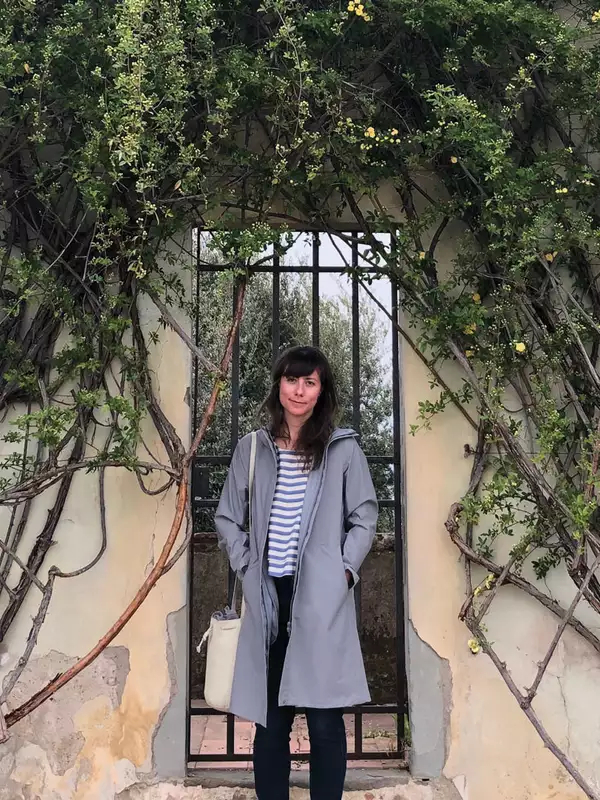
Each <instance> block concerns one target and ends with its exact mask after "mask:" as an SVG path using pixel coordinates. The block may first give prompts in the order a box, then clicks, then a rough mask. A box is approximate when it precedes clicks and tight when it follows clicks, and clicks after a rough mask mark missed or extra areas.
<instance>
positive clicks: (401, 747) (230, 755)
mask: <svg viewBox="0 0 600 800" xmlns="http://www.w3.org/2000/svg"><path fill="white" fill-rule="evenodd" d="M296 233H301V234H306V235H309V236H312V264H311V265H307V266H288V265H285V264H281V263H280V258H279V256H278V255H277V254H276V253H274V254H273V260H272V263H271V264H261V265H260V266H257V267H256V268H255V271H256V272H266V273H271V274H272V275H273V318H272V320H273V327H272V353H273V358H275V357H276V355H277V354H278V353H279V346H280V276H281V274H282V273H285V272H291V273H298V274H300V273H309V274H311V276H312V344H313V345H314V346H317V347H318V346H319V276H320V275H321V274H324V273H338V274H344V273H346V272H347V271H348V270H347V268H346V267H344V266H327V265H322V264H320V233H319V232H318V231H311V230H304V231H296ZM348 235H350V236H351V237H352V240H351V242H352V244H351V260H352V263H351V267H352V270H353V272H352V275H351V280H352V306H351V309H352V390H353V394H352V408H353V413H352V427H353V428H354V430H355V431H356V432H357V433H358V434H359V436H360V350H359V285H360V284H359V279H358V276H357V273H358V269H359V245H360V240H359V237H358V234H357V233H356V232H350V233H349V234H348ZM218 270H219V267H218V266H215V265H212V264H211V265H206V264H201V263H200V259H198V262H197V278H199V277H200V275H201V273H202V272H215V271H218ZM360 270H361V271H363V272H364V271H371V272H375V270H365V268H363V267H361V268H360ZM389 282H390V293H391V312H392V317H393V318H394V319H397V318H398V309H399V301H398V288H397V286H396V285H395V284H394V282H393V281H392V280H389ZM199 283H200V281H199V280H196V286H197V299H198V297H199ZM235 300H236V297H234V306H235ZM197 307H198V306H197ZM197 322H198V321H197ZM390 325H391V326H392V400H393V421H392V423H393V424H392V427H393V455H392V456H367V461H368V463H369V464H388V465H391V466H392V467H393V473H394V482H393V498H392V499H382V500H380V501H379V505H380V507H381V508H386V507H387V508H393V509H394V563H395V594H396V597H395V601H396V602H395V605H396V619H395V623H396V687H397V689H396V691H397V696H396V702H395V703H393V704H382V705H377V704H367V705H362V706H353V707H352V708H348V709H344V713H345V714H349V715H353V716H354V738H355V748H354V751H353V752H349V753H348V756H347V760H348V761H368V760H381V759H382V758H384V757H385V759H389V760H398V759H400V760H403V759H404V757H405V741H404V718H405V715H406V714H407V713H408V697H407V678H406V656H405V644H406V635H405V634H406V632H405V611H404V542H405V537H404V530H405V517H404V509H405V507H406V506H405V502H404V498H405V486H404V474H405V470H404V431H403V428H402V415H401V403H402V394H401V369H400V346H399V338H398V332H397V330H396V329H394V327H393V325H392V323H391V322H390ZM196 332H197V331H196ZM197 339H198V336H197V335H196V341H197ZM197 343H198V342H197ZM194 373H195V375H196V374H197V363H196V364H195V370H194ZM239 380H240V337H239V330H238V335H237V337H236V340H235V343H234V348H233V358H232V373H231V386H232V391H231V412H232V413H231V439H230V441H231V445H230V446H231V452H233V450H234V449H235V446H236V444H237V442H238V438H239V405H240V394H239ZM195 386H196V382H195V383H194V387H195ZM197 402H198V401H197V398H196V397H195V396H194V421H195V420H196V418H197ZM230 460H231V456H230V455H229V456H197V457H196V458H195V459H194V462H193V466H192V492H191V497H192V501H191V502H192V504H193V505H194V506H195V507H196V508H215V507H216V506H217V503H218V501H217V500H215V499H209V498H208V493H209V492H208V483H209V481H208V476H209V470H210V468H211V467H213V466H223V465H229V462H230ZM195 540H196V535H194V537H193V538H192V541H191V543H190V556H189V559H188V564H189V569H188V603H189V605H190V606H191V605H192V604H191V597H192V589H193V568H194V553H193V548H194V541H195ZM232 581H233V575H232V573H231V572H230V573H229V592H231V588H232ZM361 586H362V584H361V583H360V582H359V584H358V585H357V587H356V602H357V609H360V590H361ZM189 617H190V621H189V631H188V653H189V656H188V658H189V659H190V660H191V659H192V658H193V657H194V655H195V652H196V651H195V648H194V647H193V642H192V625H191V614H190V615H189ZM359 629H360V615H359ZM190 674H191V670H188V686H187V702H186V753H187V763H188V768H189V765H190V764H194V765H196V766H200V765H201V764H202V763H208V762H215V763H216V762H222V763H224V764H227V763H230V764H232V763H235V762H247V761H248V760H249V755H248V753H236V752H235V724H236V722H235V717H234V716H233V715H231V714H228V715H227V734H226V750H225V752H224V753H200V754H198V753H191V752H190V736H191V718H192V717H193V716H220V717H222V716H224V714H223V713H222V712H220V711H216V710H214V709H211V708H195V707H192V704H191V696H190V695H191V678H190V677H189V675H190ZM301 712H302V710H301V709H298V713H301ZM364 714H396V719H397V729H396V747H395V749H394V751H393V752H388V753H385V754H384V753H380V752H372V751H368V752H365V751H364V750H363V715H364ZM292 758H293V760H294V761H306V760H308V758H309V754H308V753H294V754H293V756H292Z"/></svg>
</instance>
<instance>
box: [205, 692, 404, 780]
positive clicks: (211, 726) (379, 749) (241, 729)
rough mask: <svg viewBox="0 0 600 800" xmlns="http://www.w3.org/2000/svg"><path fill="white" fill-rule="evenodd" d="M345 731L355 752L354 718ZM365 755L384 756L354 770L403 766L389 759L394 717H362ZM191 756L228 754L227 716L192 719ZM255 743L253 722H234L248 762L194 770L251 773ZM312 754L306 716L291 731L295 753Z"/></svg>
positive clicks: (296, 764)
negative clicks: (227, 768)
mask: <svg viewBox="0 0 600 800" xmlns="http://www.w3.org/2000/svg"><path fill="white" fill-rule="evenodd" d="M194 705H195V706H196V707H201V705H202V704H201V703H195V704H194ZM345 721H346V731H347V735H348V751H349V752H352V751H354V749H355V739H354V733H355V730H354V717H353V715H348V716H346V717H345ZM362 725H363V736H362V739H363V752H366V753H381V758H380V759H377V760H368V761H354V762H352V765H353V766H355V767H360V766H370V767H385V766H389V767H398V766H401V765H402V764H401V762H400V761H398V760H392V759H390V758H389V756H388V757H386V754H389V753H391V752H393V751H394V748H395V746H396V719H395V717H394V715H392V714H364V715H363V722H362ZM191 726H192V727H191V739H190V748H191V752H192V753H194V754H196V753H198V754H200V753H225V752H226V730H227V722H226V717H225V716H222V717H221V716H193V717H192V719H191ZM253 739H254V725H253V724H251V723H250V722H242V721H240V720H236V722H235V752H236V753H240V754H243V755H246V754H248V761H245V760H244V761H238V762H235V763H231V762H229V763H226V764H224V763H223V762H201V763H196V764H195V766H197V767H202V769H207V768H220V769H223V767H225V766H229V767H232V768H233V767H235V768H237V769H246V770H248V769H251V767H252V764H251V761H250V758H251V753H252V741H253ZM308 751H309V742H308V730H307V727H306V719H305V718H304V717H303V716H298V717H296V722H295V724H294V729H293V731H292V753H307V752H308ZM293 766H294V768H295V769H305V768H306V763H305V762H300V761H297V762H294V765H293Z"/></svg>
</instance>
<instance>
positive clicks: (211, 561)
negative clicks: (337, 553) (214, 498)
mask: <svg viewBox="0 0 600 800" xmlns="http://www.w3.org/2000/svg"><path fill="white" fill-rule="evenodd" d="M193 572H194V582H193V590H192V607H191V611H192V650H191V652H192V663H191V669H190V675H191V698H192V700H201V699H202V698H203V685H204V667H205V656H204V653H203V654H202V655H197V654H196V651H195V647H196V645H197V644H198V642H199V641H200V639H201V638H202V634H203V633H204V631H205V630H206V629H207V628H208V624H209V620H210V615H211V613H212V612H213V611H214V610H215V609H217V608H222V607H223V606H224V605H226V603H227V561H226V559H225V557H224V555H223V553H222V552H221V551H220V550H219V548H218V545H217V540H216V537H215V535H214V534H210V533H209V534H205V535H201V536H200V537H197V538H196V541H195V544H194V569H193ZM394 572H395V566H394V539H393V536H390V535H388V534H378V537H377V539H376V542H375V545H374V547H373V549H372V551H371V553H370V554H369V556H368V557H367V559H366V561H365V563H364V565H363V568H362V573H361V584H360V585H361V603H360V613H361V641H362V646H363V653H364V657H365V666H366V670H367V677H368V680H369V686H370V689H371V696H372V700H373V702H374V703H395V701H396V591H395V578H394Z"/></svg>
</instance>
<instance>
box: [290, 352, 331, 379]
mask: <svg viewBox="0 0 600 800" xmlns="http://www.w3.org/2000/svg"><path fill="white" fill-rule="evenodd" d="M315 370H317V371H318V372H319V375H320V376H321V377H323V364H322V363H321V359H320V358H318V356H317V354H316V353H311V352H310V351H309V352H307V353H301V352H300V353H290V356H289V360H288V361H287V363H286V364H285V365H283V370H282V372H281V375H282V376H283V375H286V376H287V377H289V378H306V377H308V376H309V375H312V373H313V372H314V371H315Z"/></svg>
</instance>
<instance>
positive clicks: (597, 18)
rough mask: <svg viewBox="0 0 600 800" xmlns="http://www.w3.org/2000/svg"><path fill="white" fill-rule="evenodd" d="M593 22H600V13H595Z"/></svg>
mask: <svg viewBox="0 0 600 800" xmlns="http://www.w3.org/2000/svg"><path fill="white" fill-rule="evenodd" d="M592 22H600V11H594V13H593V14H592Z"/></svg>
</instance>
